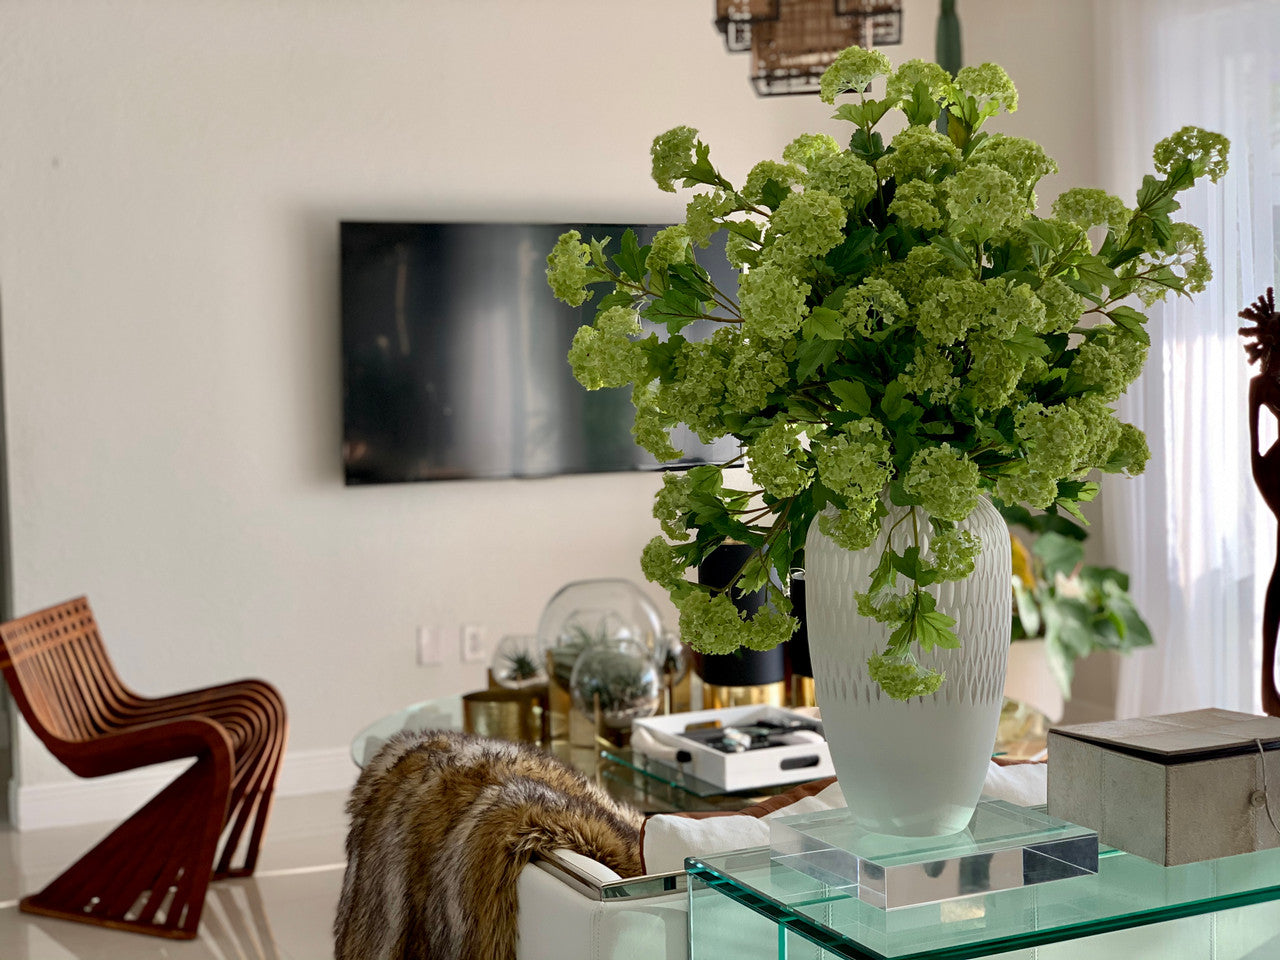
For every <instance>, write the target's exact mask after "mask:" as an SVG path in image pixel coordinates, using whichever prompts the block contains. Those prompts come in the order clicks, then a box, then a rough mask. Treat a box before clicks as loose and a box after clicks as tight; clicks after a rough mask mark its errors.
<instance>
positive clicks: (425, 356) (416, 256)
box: [341, 222, 738, 484]
mask: <svg viewBox="0 0 1280 960" xmlns="http://www.w3.org/2000/svg"><path fill="white" fill-rule="evenodd" d="M632 228H633V229H635V230H636V233H637V234H638V236H639V238H640V242H641V243H642V244H644V243H647V242H648V240H649V239H650V238H651V237H652V236H653V234H654V233H655V232H656V231H657V230H659V229H660V228H661V226H660V225H657V226H655V225H633V227H632ZM568 229H576V230H578V231H579V232H580V233H581V234H582V236H583V237H584V238H591V237H601V238H603V237H612V238H613V244H612V245H611V246H610V248H609V249H610V250H611V251H616V250H617V249H618V248H619V243H620V238H621V236H622V233H623V231H624V230H626V229H627V225H625V224H623V225H619V224H599V223H561V224H527V223H524V224H510V223H507V224H503V223H390V222H382V223H369V222H361V223H355V222H344V223H342V225H341V248H342V264H341V287H342V294H341V310H342V372H343V461H344V466H345V474H346V482H347V483H348V484H368V483H396V482H402V481H411V480H453V479H475V478H499V477H542V476H551V475H555V474H566V473H593V472H600V471H623V470H657V469H671V468H678V467H681V466H689V465H693V464H697V463H703V462H709V461H715V462H723V461H725V460H728V459H730V458H732V457H734V456H736V455H737V453H738V445H737V443H736V441H734V440H733V439H732V438H727V439H725V440H721V441H718V442H717V443H716V444H713V445H707V444H703V443H701V442H699V441H698V439H697V437H695V436H693V435H692V434H691V433H689V432H688V431H687V430H683V429H680V428H678V429H677V431H676V432H675V433H674V434H673V436H672V441H673V443H674V444H675V446H676V448H677V449H679V450H682V451H683V453H684V456H683V458H682V459H681V460H680V461H678V462H675V463H665V464H664V463H658V462H656V461H655V460H654V459H653V457H652V456H650V455H649V454H648V453H647V452H645V451H644V450H642V449H641V448H640V447H638V446H637V445H636V444H635V441H634V440H633V439H632V436H631V423H632V416H633V413H632V407H631V399H630V390H629V388H620V389H613V390H599V391H594V392H589V391H587V390H585V389H583V387H582V386H581V385H580V384H579V383H578V382H577V381H576V380H575V379H574V378H573V373H572V371H571V370H570V368H569V362H568V360H567V359H566V354H567V353H568V351H569V345H570V343H571V341H572V340H573V334H574V331H575V330H576V329H577V328H578V326H579V325H580V324H582V323H585V322H588V321H590V319H591V318H592V317H594V315H595V313H594V311H595V307H594V305H593V303H592V302H590V301H589V302H588V303H586V304H584V305H583V306H582V307H579V308H574V307H569V306H567V305H565V304H563V303H561V302H560V301H558V300H556V299H555V298H554V297H552V295H551V291H550V289H549V288H548V287H547V281H546V272H545V271H546V257H547V253H548V252H549V251H550V250H551V248H552V246H553V245H554V244H555V242H556V238H557V237H559V236H560V234H561V233H563V232H564V231H565V230H568ZM697 256H698V262H699V263H701V264H702V265H703V266H705V267H706V268H707V269H708V271H709V272H710V273H711V275H712V277H713V278H714V280H715V282H716V284H717V286H719V287H720V288H721V289H722V290H725V291H726V292H730V293H732V292H735V291H736V290H737V286H736V282H735V280H736V277H735V271H734V270H733V268H732V267H730V266H729V264H728V262H727V261H726V260H725V257H724V251H723V248H722V247H720V248H717V247H716V246H715V245H714V243H713V245H712V246H711V247H709V248H707V249H706V250H697ZM595 299H599V294H598V295H597V297H596V298H595ZM714 326H715V324H714V323H713V322H711V321H699V323H698V324H695V325H693V326H690V327H688V328H686V329H685V330H684V331H682V334H683V335H684V336H685V337H687V338H688V339H690V340H695V339H700V338H701V337H703V336H709V335H710V333H711V332H712V329H713V328H714ZM653 329H655V330H660V329H661V328H653ZM660 335H661V336H665V330H662V332H661V333H660Z"/></svg>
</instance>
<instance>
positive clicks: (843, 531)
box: [818, 501, 880, 550]
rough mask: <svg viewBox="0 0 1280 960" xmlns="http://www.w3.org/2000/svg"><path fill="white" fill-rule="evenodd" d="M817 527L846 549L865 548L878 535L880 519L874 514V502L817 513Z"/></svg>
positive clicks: (874, 540) (873, 541)
mask: <svg viewBox="0 0 1280 960" xmlns="http://www.w3.org/2000/svg"><path fill="white" fill-rule="evenodd" d="M818 529H819V530H821V531H822V533H823V534H824V535H825V536H828V537H830V538H831V539H832V540H834V541H835V542H836V543H837V544H838V545H839V546H842V547H844V548H845V549H846V550H865V549H866V548H867V547H869V546H871V544H873V543H875V542H876V537H877V536H879V535H880V521H879V520H878V519H877V518H876V516H875V502H874V501H871V502H870V503H865V504H860V505H859V506H858V507H857V508H855V509H849V510H837V511H836V512H835V513H820V514H818Z"/></svg>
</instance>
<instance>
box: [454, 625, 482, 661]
mask: <svg viewBox="0 0 1280 960" xmlns="http://www.w3.org/2000/svg"><path fill="white" fill-rule="evenodd" d="M460 634H461V638H462V659H463V661H464V662H466V663H484V662H485V661H487V660H488V659H489V649H488V646H487V644H486V643H485V640H484V627H482V626H480V624H478V623H464V624H463V625H462V629H461V631H460Z"/></svg>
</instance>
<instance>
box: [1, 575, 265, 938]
mask: <svg viewBox="0 0 1280 960" xmlns="http://www.w3.org/2000/svg"><path fill="white" fill-rule="evenodd" d="M0 668H3V671H4V676H5V680H6V681H7V682H8V684H9V690H10V691H11V692H12V693H13V697H14V700H15V701H16V702H17V704H18V709H19V710H21V711H22V715H23V716H24V717H25V718H26V721H27V723H28V724H30V725H31V729H32V730H33V731H35V734H36V736H38V737H39V738H40V740H41V742H43V743H44V745H45V746H46V747H48V749H49V751H50V752H51V753H52V754H53V755H54V756H55V757H57V758H58V760H59V761H61V762H62V763H63V764H65V765H66V766H67V768H68V769H70V770H71V771H72V772H73V773H75V774H76V775H77V776H81V777H100V776H104V775H106V774H110V773H118V772H120V771H122V770H131V769H134V768H136V767H143V766H147V765H150V764H153V763H160V762H162V761H166V760H179V759H183V758H189V757H194V758H195V760H196V762H195V763H194V764H193V765H192V766H191V767H190V768H189V769H187V770H185V771H184V772H183V773H182V774H181V775H180V776H179V777H178V778H177V779H176V780H175V781H174V782H173V783H171V784H170V785H169V786H167V787H166V788H165V789H164V790H162V791H161V792H160V793H159V794H157V795H156V796H155V797H153V798H152V799H151V800H150V801H149V802H148V803H147V804H145V805H144V806H143V807H142V808H141V809H139V810H138V811H137V812H136V813H134V814H133V816H131V817H130V818H129V819H128V820H126V821H125V822H124V823H122V824H121V825H120V826H118V827H117V828H116V829H115V830H114V831H112V833H111V834H110V835H108V836H107V837H106V839H104V840H103V841H102V842H101V843H99V844H98V845H97V846H95V847H94V848H93V849H92V850H90V851H89V852H88V853H86V854H85V855H84V856H83V857H81V858H80V859H79V860H78V861H76V863H75V864H73V865H72V866H71V867H70V868H68V869H67V870H66V872H64V873H63V874H62V875H61V876H59V877H58V878H57V879H56V880H54V881H53V882H52V883H50V884H49V885H48V886H47V887H45V888H44V889H43V890H41V891H40V892H39V893H37V894H34V895H32V896H29V897H25V898H24V899H23V900H22V901H21V903H20V908H21V909H22V910H24V911H26V912H28V913H36V914H41V915H44V916H50V917H61V918H63V919H67V920H77V921H80V922H83V923H91V924H96V925H99V926H104V927H111V928H114V929H119V930H131V931H135V932H138V933H147V934H153V935H155V936H161V937H171V938H176V939H183V940H189V939H191V938H193V937H195V936H196V931H197V928H198V926H199V923H200V912H201V910H202V908H203V906H204V895H205V890H206V888H207V887H208V885H209V882H210V880H220V879H223V878H226V877H237V876H248V875H249V874H252V873H253V870H254V867H255V865H256V863H257V859H258V849H259V846H260V844H261V842H262V834H263V831H264V829H265V828H266V824H267V817H268V815H269V813H270V809H271V798H272V794H273V792H274V789H275V782H276V776H277V774H278V773H279V770H280V761H281V758H282V757H283V755H284V744H285V737H286V735H287V732H288V726H287V721H286V719H285V709H284V701H283V700H282V699H281V697H280V694H279V693H278V692H277V691H276V690H275V688H274V687H272V686H271V685H270V684H268V683H264V682H262V681H260V680H241V681H237V682H235V683H227V684H222V685H219V686H214V687H208V688H206V689H202V690H192V691H190V692H187V693H179V694H175V695H173V696H168V697H157V698H149V697H142V696H139V695H138V694H136V693H134V692H133V691H132V690H130V689H129V688H128V687H126V686H125V685H124V683H122V682H121V680H120V678H119V677H118V676H117V675H116V672H115V669H114V668H113V667H112V665H111V661H110V659H109V658H108V656H107V652H106V649H105V647H104V646H103V644H102V639H101V637H100V636H99V633H98V627H97V624H96V623H95V622H94V618H93V613H92V612H91V611H90V609H89V603H88V601H87V600H86V599H85V598H84V597H80V598H78V599H75V600H69V601H67V602H66V603H62V604H59V605H57V606H54V607H49V608H48V609H46V610H41V611H39V612H37V613H33V614H30V615H29V616H26V617H22V618H21V619H18V620H13V621H11V622H9V623H6V624H3V625H0ZM220 839H221V852H220V853H219V840H220ZM241 847H243V858H242V860H241V861H240V863H239V865H236V866H233V865H232V861H233V859H234V858H235V857H236V855H237V852H238V850H239V849H240V848H241Z"/></svg>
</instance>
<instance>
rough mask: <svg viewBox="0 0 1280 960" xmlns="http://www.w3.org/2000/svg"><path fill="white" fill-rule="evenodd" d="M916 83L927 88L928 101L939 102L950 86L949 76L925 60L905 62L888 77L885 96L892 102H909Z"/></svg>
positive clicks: (943, 70) (934, 64)
mask: <svg viewBox="0 0 1280 960" xmlns="http://www.w3.org/2000/svg"><path fill="white" fill-rule="evenodd" d="M917 83H923V84H924V85H925V86H926V87H928V88H929V99H931V100H941V99H942V98H943V96H944V95H945V93H946V91H947V89H948V88H949V87H950V86H951V74H949V73H947V71H946V70H945V69H943V68H942V67H940V66H938V65H937V64H936V63H930V62H929V61H927V60H907V61H906V62H904V63H900V64H898V69H897V70H895V71H893V75H892V76H891V77H889V80H888V83H887V84H886V85H885V94H886V96H888V97H889V98H890V99H892V100H910V99H911V96H912V93H913V91H914V90H915V88H916V84H917Z"/></svg>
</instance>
